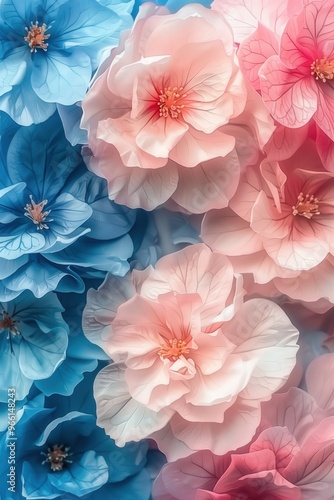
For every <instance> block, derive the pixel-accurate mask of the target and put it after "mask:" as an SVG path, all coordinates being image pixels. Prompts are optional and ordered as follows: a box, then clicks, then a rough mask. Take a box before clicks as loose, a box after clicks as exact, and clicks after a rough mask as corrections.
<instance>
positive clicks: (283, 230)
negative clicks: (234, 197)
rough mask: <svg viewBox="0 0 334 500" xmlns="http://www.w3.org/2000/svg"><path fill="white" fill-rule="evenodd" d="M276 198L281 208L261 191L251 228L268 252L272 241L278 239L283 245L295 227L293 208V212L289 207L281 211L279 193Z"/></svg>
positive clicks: (284, 207) (254, 208)
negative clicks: (288, 209)
mask: <svg viewBox="0 0 334 500" xmlns="http://www.w3.org/2000/svg"><path fill="white" fill-rule="evenodd" d="M276 196H277V201H278V202H279V207H276V206H275V205H274V204H273V200H272V199H270V198H269V197H267V196H266V195H265V193H264V192H263V191H261V192H260V193H259V196H258V197H257V200H256V201H255V203H254V206H253V210H252V218H251V224H250V225H251V228H252V229H253V231H255V232H256V233H258V234H259V235H260V236H261V238H262V241H263V246H264V247H265V248H266V250H267V247H268V246H269V245H271V241H272V240H274V239H275V240H276V239H277V238H278V239H279V242H280V243H281V240H283V238H285V237H288V236H289V235H290V233H291V230H292V225H293V215H292V208H291V212H287V207H286V206H285V205H284V206H283V210H280V200H279V194H278V191H276V193H275V197H276ZM268 240H269V242H268ZM267 251H268V250H267ZM268 253H269V252H268ZM269 255H270V256H271V257H272V258H274V257H273V256H272V254H271V253H269ZM278 264H279V265H284V264H281V263H280V262H278Z"/></svg>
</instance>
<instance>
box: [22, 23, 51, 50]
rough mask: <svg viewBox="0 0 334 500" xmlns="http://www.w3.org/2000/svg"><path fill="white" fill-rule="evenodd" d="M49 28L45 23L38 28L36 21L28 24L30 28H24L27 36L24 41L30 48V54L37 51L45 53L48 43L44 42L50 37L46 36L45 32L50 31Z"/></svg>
mask: <svg viewBox="0 0 334 500" xmlns="http://www.w3.org/2000/svg"><path fill="white" fill-rule="evenodd" d="M50 28H51V26H47V25H46V24H45V23H43V24H42V26H38V21H36V22H35V24H33V22H31V23H30V28H25V30H26V32H27V36H25V37H24V40H25V41H26V42H27V43H28V45H29V47H30V52H37V49H43V50H44V51H46V50H47V49H48V45H49V44H48V43H44V40H47V39H48V38H50V35H46V34H45V32H46V31H47V30H48V29H50Z"/></svg>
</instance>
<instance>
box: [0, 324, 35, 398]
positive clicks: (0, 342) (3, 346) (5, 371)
mask: <svg viewBox="0 0 334 500" xmlns="http://www.w3.org/2000/svg"><path fill="white" fill-rule="evenodd" d="M21 343H22V342H21V339H19V338H17V337H13V338H12V345H11V344H10V341H9V339H7V335H6V333H5V332H1V335H0V364H1V370H2V378H1V386H0V401H2V402H5V401H7V399H8V394H7V389H8V387H15V389H16V398H17V399H18V400H20V399H24V398H25V397H26V396H27V394H28V392H29V390H30V387H31V386H32V384H33V382H34V380H33V379H29V378H27V377H26V376H25V375H24V374H23V373H22V371H21V369H20V365H19V361H18V353H19V349H20V346H19V344H21ZM12 349H13V352H14V353H15V355H14V354H13V352H12Z"/></svg>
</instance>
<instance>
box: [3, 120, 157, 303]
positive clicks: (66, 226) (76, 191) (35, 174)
mask: <svg viewBox="0 0 334 500" xmlns="http://www.w3.org/2000/svg"><path fill="white" fill-rule="evenodd" d="M1 126H2V127H3V128H0V133H1V140H0V172H1V175H0V300H6V301H8V300H12V299H14V298H15V297H17V296H18V295H19V294H20V293H22V291H24V290H25V289H29V290H31V291H32V292H33V294H34V295H35V296H36V297H42V296H43V295H44V294H45V293H48V292H50V291H54V290H56V291H60V292H70V291H75V292H79V293H81V292H83V291H84V283H83V281H82V279H83V277H85V276H88V277H89V276H90V277H104V275H105V273H106V272H110V273H112V274H115V275H121V276H123V275H124V274H126V272H127V271H128V270H129V267H130V266H129V260H130V259H131V258H132V257H133V252H134V250H135V249H136V248H137V247H138V244H140V242H143V238H144V236H145V234H146V225H147V224H148V222H147V218H146V216H145V215H143V214H142V213H141V212H139V211H136V210H131V209H129V208H127V207H122V206H121V205H118V204H116V203H115V202H113V201H112V200H110V199H109V197H108V189H107V182H106V181H105V180H104V179H102V178H100V177H97V176H96V175H95V174H93V173H92V172H89V171H88V170H87V168H86V166H85V164H84V162H83V159H82V157H81V155H80V147H77V148H75V147H72V146H71V145H70V144H69V143H68V142H67V140H66V139H65V137H64V133H63V129H62V125H61V121H60V119H59V117H58V116H57V115H54V116H52V117H51V118H49V119H48V120H47V121H46V122H45V123H43V124H41V125H32V126H30V127H18V126H17V125H16V124H13V122H12V120H10V119H9V118H4V114H0V127H1ZM135 226H136V231H133V228H134V227H135ZM132 234H133V236H132ZM148 244H150V245H151V239H150V240H149V241H148ZM142 254H143V255H144V254H145V249H142ZM143 258H145V256H144V257H143ZM146 260H147V259H146Z"/></svg>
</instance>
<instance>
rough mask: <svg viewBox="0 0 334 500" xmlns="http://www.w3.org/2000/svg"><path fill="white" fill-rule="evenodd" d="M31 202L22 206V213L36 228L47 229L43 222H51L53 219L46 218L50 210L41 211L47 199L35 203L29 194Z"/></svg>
mask: <svg viewBox="0 0 334 500" xmlns="http://www.w3.org/2000/svg"><path fill="white" fill-rule="evenodd" d="M30 200H31V203H27V204H26V206H25V207H24V210H25V213H24V215H25V216H26V217H28V218H29V219H30V220H32V222H33V223H34V224H36V226H37V229H49V226H48V225H47V224H45V223H46V222H52V221H53V219H47V216H48V215H49V213H50V212H51V210H46V211H45V212H43V208H44V207H45V205H46V204H47V202H48V200H43V201H41V202H40V203H35V202H34V200H33V197H32V195H30Z"/></svg>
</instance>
